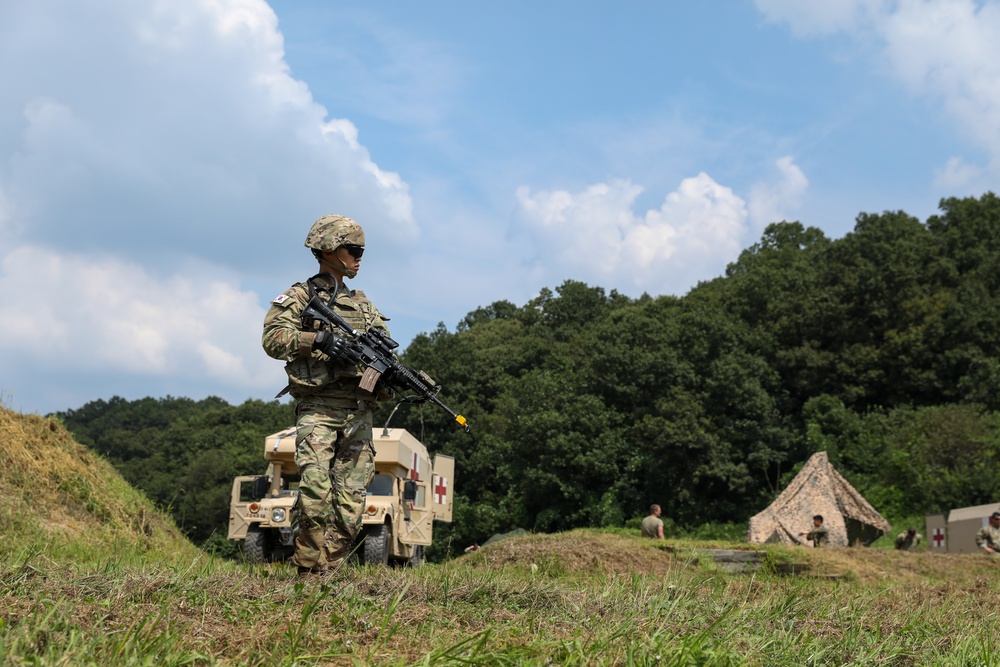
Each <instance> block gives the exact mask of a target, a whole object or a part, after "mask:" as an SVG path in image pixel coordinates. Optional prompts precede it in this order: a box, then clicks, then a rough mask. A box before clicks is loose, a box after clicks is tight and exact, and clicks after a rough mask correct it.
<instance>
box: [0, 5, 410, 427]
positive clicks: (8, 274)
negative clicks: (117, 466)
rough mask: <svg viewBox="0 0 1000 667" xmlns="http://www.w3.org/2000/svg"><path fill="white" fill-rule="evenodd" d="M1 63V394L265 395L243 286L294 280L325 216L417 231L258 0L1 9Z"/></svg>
mask: <svg viewBox="0 0 1000 667" xmlns="http://www.w3.org/2000/svg"><path fill="white" fill-rule="evenodd" d="M0 62H2V63H3V65H4V66H3V67H0V380H2V382H3V383H4V384H3V385H2V386H0V392H4V391H6V392H12V393H13V394H14V395H15V396H20V397H24V396H27V397H29V400H31V401H32V402H33V403H34V404H35V405H36V406H45V407H46V408H47V409H48V408H50V409H63V408H65V407H67V406H70V405H74V404H80V403H82V402H84V401H85V400H90V399H93V398H96V396H94V394H95V393H98V394H99V395H100V396H103V397H107V396H109V395H110V393H109V392H110V391H116V389H111V390H109V389H108V388H107V387H108V385H109V384H110V385H111V386H114V387H118V386H119V385H124V384H127V383H129V382H131V383H132V388H133V390H134V391H133V393H135V392H144V394H145V395H163V394H165V393H169V392H170V391H179V393H180V394H181V395H188V396H190V395H193V394H197V393H199V392H202V391H205V392H212V393H215V394H217V395H222V396H224V397H226V398H228V399H231V400H243V399H244V398H245V397H247V396H249V395H252V394H255V393H257V394H259V395H264V396H270V395H272V392H273V391H276V390H277V389H279V388H280V386H282V385H281V383H282V382H283V373H282V371H281V364H280V363H279V362H277V361H274V360H271V359H269V358H268V357H267V356H266V355H265V354H264V353H263V351H262V350H261V348H260V340H259V336H260V330H261V323H262V319H263V313H264V311H263V307H262V306H261V305H260V298H259V296H258V295H257V294H256V293H255V292H254V291H253V290H250V289H247V288H246V286H245V285H246V284H247V283H249V284H255V285H266V287H264V288H263V290H264V291H266V292H267V294H266V295H264V296H265V298H269V297H270V296H272V294H273V293H274V292H278V291H280V290H283V289H285V288H286V287H287V286H288V284H289V282H290V280H289V279H288V275H289V273H291V272H293V271H296V270H298V269H301V273H302V274H303V275H302V276H297V277H300V278H301V277H304V276H305V275H308V274H309V273H310V272H311V269H313V266H314V264H313V263H312V262H311V261H310V258H309V256H308V253H307V252H306V250H305V249H304V248H303V247H302V240H303V239H304V238H305V234H306V231H307V230H308V227H309V225H310V224H311V222H312V221H313V220H315V219H316V218H318V217H319V216H320V215H322V214H324V213H329V212H337V213H344V214H347V215H351V216H353V217H356V218H358V219H359V220H363V221H364V224H365V227H366V230H367V231H368V232H369V233H370V235H371V237H372V238H377V239H379V240H382V241H383V242H386V243H387V244H389V245H391V244H392V243H396V244H400V245H405V244H407V243H412V242H414V241H415V240H416V239H417V238H418V236H419V231H420V230H419V229H418V227H417V224H416V221H415V220H414V216H413V212H412V201H411V197H410V192H409V186H408V185H407V184H406V183H405V182H404V181H403V179H402V178H401V177H400V176H399V175H398V174H396V173H393V172H391V171H388V170H386V169H383V168H382V167H380V166H379V165H378V164H377V163H376V162H375V160H374V159H373V158H372V156H371V155H370V154H369V151H368V149H367V148H366V147H365V146H364V145H363V143H362V142H361V141H360V139H359V136H358V130H357V127H356V126H355V125H354V124H353V123H352V122H350V121H349V120H346V119H343V118H331V117H329V114H328V112H327V110H326V109H325V108H323V107H322V106H321V105H319V104H317V103H316V102H315V101H314V100H313V98H312V95H311V93H310V91H309V88H308V87H307V86H306V85H305V84H304V83H303V82H301V81H298V80H296V79H295V78H293V76H292V74H291V72H290V70H289V67H288V65H287V64H286V62H285V59H284V51H283V38H282V35H281V33H280V32H279V31H278V28H277V18H276V17H275V15H274V12H273V11H272V10H271V8H270V7H269V6H268V5H267V4H266V3H265V2H264V1H263V0H173V1H171V2H160V1H158V0H102V2H99V3H69V4H67V3H65V2H60V1H58V0H37V1H36V2H31V3H0ZM40 295H43V296H40ZM97 377H100V378H102V381H103V382H104V383H105V385H102V388H100V389H97V388H95V386H94V382H95V380H93V378H97ZM192 387H194V388H195V389H194V390H192ZM57 401H58V402H57Z"/></svg>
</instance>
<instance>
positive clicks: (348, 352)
mask: <svg viewBox="0 0 1000 667" xmlns="http://www.w3.org/2000/svg"><path fill="white" fill-rule="evenodd" d="M313 349H314V350H319V351H320V352H322V353H323V354H325V355H326V356H328V357H330V360H331V361H336V362H340V363H343V364H348V365H351V364H356V363H358V362H359V361H361V346H360V345H358V344H357V342H355V341H353V340H350V339H348V338H345V337H344V336H338V335H337V334H335V333H331V332H329V331H320V332H317V333H316V340H315V341H314V342H313Z"/></svg>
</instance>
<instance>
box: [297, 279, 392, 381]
mask: <svg viewBox="0 0 1000 667" xmlns="http://www.w3.org/2000/svg"><path fill="white" fill-rule="evenodd" d="M316 277H317V276H313V277H312V278H310V279H309V280H307V281H306V282H305V283H298V284H297V285H295V287H296V288H301V289H304V290H305V291H306V292H307V293H308V297H307V298H306V303H308V302H309V300H311V299H312V297H313V296H317V295H318V296H319V298H320V299H322V300H323V301H324V302H325V303H326V304H327V305H329V306H330V308H332V309H333V310H335V311H336V312H337V314H338V315H340V316H341V317H343V318H344V320H346V321H347V323H348V324H349V325H350V326H351V328H353V329H355V330H357V331H367V330H368V329H369V328H370V327H372V326H373V325H374V324H375V322H376V321H378V320H379V319H380V315H379V312H378V310H376V308H375V305H374V304H373V303H372V302H371V301H369V300H368V297H367V296H365V293H364V292H362V291H361V290H347V289H339V290H336V291H332V290H329V289H327V288H326V287H324V286H323V285H319V284H317V283H316V282H315V278H316ZM301 326H302V331H323V330H325V331H333V332H334V333H336V334H337V335H339V336H348V335H349V334H347V332H345V331H342V330H341V329H336V328H332V327H330V326H328V325H327V324H325V323H323V322H320V321H318V320H311V319H310V320H307V319H306V318H304V317H303V319H302V323H301ZM364 370H365V369H364V365H363V364H354V365H351V366H347V365H344V364H341V363H333V362H331V361H330V360H329V359H328V358H327V357H326V355H324V354H323V353H321V352H318V351H313V352H312V354H310V355H308V356H304V357H299V358H296V359H294V360H292V361H290V362H288V363H287V364H285V372H286V373H287V374H288V386H287V387H285V389H284V390H282V391H281V393H279V394H278V396H282V395H284V394H285V393H290V394H291V395H292V396H293V397H295V398H301V397H303V396H313V395H323V396H336V397H343V398H351V399H355V398H356V399H359V400H371V397H372V395H371V394H370V393H369V392H366V391H364V390H362V389H361V388H359V387H358V380H359V379H360V378H361V376H362V374H363V373H364Z"/></svg>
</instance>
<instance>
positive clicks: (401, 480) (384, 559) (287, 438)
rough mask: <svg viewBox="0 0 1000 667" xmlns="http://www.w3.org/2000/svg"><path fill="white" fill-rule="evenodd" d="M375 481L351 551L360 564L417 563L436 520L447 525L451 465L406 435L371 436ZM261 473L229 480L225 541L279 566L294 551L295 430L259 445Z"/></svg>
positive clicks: (401, 432)
mask: <svg viewBox="0 0 1000 667" xmlns="http://www.w3.org/2000/svg"><path fill="white" fill-rule="evenodd" d="M373 435H374V437H373V439H372V440H373V443H374V445H375V477H374V478H373V479H372V482H371V484H370V485H369V486H368V490H367V491H368V493H367V500H366V503H365V511H364V514H363V517H362V521H363V524H364V525H363V528H362V533H361V535H360V536H359V540H358V543H357V544H356V545H355V546H356V547H357V548H356V551H355V553H356V555H357V557H358V558H359V559H360V560H362V562H365V563H377V564H382V565H386V564H389V563H395V564H408V565H413V566H417V565H421V564H422V563H423V562H424V554H425V551H426V548H427V547H428V546H429V545H430V544H431V540H432V539H433V532H434V522H435V521H445V522H449V523H450V522H451V517H452V507H453V502H454V485H455V459H454V458H452V457H451V456H447V455H444V454H436V455H435V456H434V459H433V462H432V461H431V459H430V456H429V455H428V453H427V448H426V447H424V445H423V443H422V442H420V441H419V440H417V439H416V438H415V437H413V435H411V434H410V433H409V432H408V431H406V430H405V429H401V428H384V429H382V430H381V432H379V431H376V432H375V433H374V434H373ZM264 459H265V460H266V461H267V462H268V466H267V472H266V473H265V474H264V475H257V476H252V475H247V476H241V477H237V478H236V479H235V480H233V489H232V497H231V500H230V507H229V539H231V540H243V552H244V554H245V556H246V558H247V560H249V561H251V562H257V563H265V562H271V561H278V560H284V559H286V558H289V557H291V555H292V553H293V552H294V537H293V535H292V512H293V510H294V507H295V500H296V497H297V495H298V483H299V470H298V467H297V466H296V465H295V427H294V426H292V427H289V428H287V429H285V430H283V431H279V432H278V433H274V434H272V435H269V436H267V437H266V438H265V439H264Z"/></svg>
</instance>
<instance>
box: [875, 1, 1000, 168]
mask: <svg viewBox="0 0 1000 667" xmlns="http://www.w3.org/2000/svg"><path fill="white" fill-rule="evenodd" d="M879 30H880V32H881V34H882V35H883V37H884V39H885V49H886V57H887V58H888V60H889V62H890V63H891V65H892V71H893V72H894V73H895V74H896V75H897V76H898V77H899V78H900V79H901V80H902V81H903V82H904V83H906V84H907V86H909V87H910V89H911V90H913V91H915V92H916V93H918V94H922V95H927V96H929V97H932V98H936V99H940V100H942V101H943V103H944V105H945V108H946V109H947V110H948V111H949V113H950V114H951V115H952V116H953V117H954V118H955V119H956V121H957V122H958V126H959V127H960V128H961V129H962V130H963V131H964V132H965V133H966V134H967V135H968V136H970V137H971V138H973V139H974V140H976V141H977V142H982V143H983V144H985V146H986V147H988V149H989V151H990V152H991V154H992V156H993V158H992V159H993V160H994V162H996V161H998V159H1000V39H998V35H1000V3H997V2H973V1H972V0H934V1H927V0H922V1H917V0H905V1H902V2H900V3H899V6H898V8H897V10H896V11H894V12H893V13H891V14H889V15H888V16H886V17H885V20H884V21H883V22H882V23H881V24H880V25H879ZM998 166H1000V165H998Z"/></svg>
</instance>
